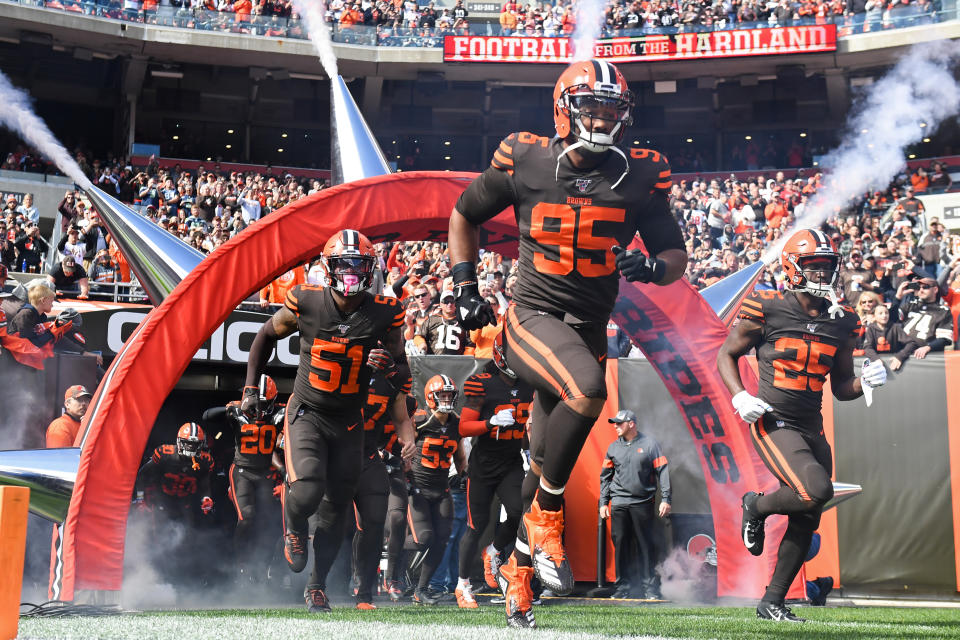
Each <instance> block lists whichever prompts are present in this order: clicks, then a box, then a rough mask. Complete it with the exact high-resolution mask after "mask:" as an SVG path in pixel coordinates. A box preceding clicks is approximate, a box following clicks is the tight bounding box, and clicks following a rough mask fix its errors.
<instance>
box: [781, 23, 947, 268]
mask: <svg viewBox="0 0 960 640" xmlns="http://www.w3.org/2000/svg"><path fill="white" fill-rule="evenodd" d="M958 61H960V41H956V40H940V41H937V42H932V43H928V44H921V45H917V46H915V47H913V48H911V49H910V51H909V52H908V53H907V55H905V56H904V57H903V58H902V59H901V60H900V61H899V62H898V63H897V64H896V65H895V66H894V67H893V69H891V70H890V72H889V73H888V74H887V75H886V76H884V77H883V78H882V79H881V80H879V81H878V82H876V83H874V84H873V85H872V86H871V87H870V89H869V90H868V92H867V94H866V95H865V96H864V97H863V99H862V101H861V102H860V103H859V104H858V105H856V106H855V108H854V111H853V113H852V114H851V115H850V117H849V118H848V120H847V126H846V134H845V135H844V137H843V142H842V143H841V144H840V146H839V147H837V148H836V149H834V150H833V151H831V152H830V153H829V154H827V156H826V157H825V158H824V159H823V160H822V161H821V163H820V165H821V167H822V168H823V169H824V176H825V181H824V182H825V184H824V188H823V189H821V190H820V191H818V192H817V194H816V196H815V197H814V198H813V199H812V200H811V201H810V204H809V205H808V206H807V208H806V210H805V212H804V214H803V216H802V217H801V219H799V220H798V221H797V223H796V226H797V227H802V228H816V227H819V226H820V224H822V223H823V222H824V221H825V220H826V219H827V218H829V217H830V216H831V215H833V214H834V213H836V212H838V211H841V210H843V208H844V207H846V206H847V205H848V204H849V203H850V201H851V199H852V198H856V197H858V196H860V195H862V194H863V193H865V192H866V191H868V190H873V189H885V188H886V187H887V185H888V184H889V183H890V181H891V179H892V178H893V177H894V176H896V175H897V173H899V172H900V171H901V170H902V169H903V167H904V164H905V162H906V158H905V156H904V149H905V148H906V147H907V146H909V145H911V144H913V143H915V142H917V141H919V140H920V139H922V138H924V137H926V136H930V135H932V134H933V132H934V131H936V129H937V127H938V126H940V123H942V122H943V121H944V120H946V119H947V118H950V117H952V116H954V115H956V114H957V112H958V109H960V86H958V84H957V80H956V78H955V77H954V74H953V68H954V67H955V66H956V64H957V62H958ZM789 235H790V234H784V236H783V239H782V240H781V241H780V242H778V243H777V244H776V245H774V246H772V247H771V248H770V249H769V251H768V252H767V253H766V254H765V255H764V261H765V262H767V263H768V264H769V263H770V262H772V261H773V260H775V259H776V258H777V257H778V256H779V255H780V249H781V248H782V247H783V244H784V243H785V242H786V239H787V238H788V237H789Z"/></svg>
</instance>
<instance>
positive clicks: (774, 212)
mask: <svg viewBox="0 0 960 640" xmlns="http://www.w3.org/2000/svg"><path fill="white" fill-rule="evenodd" d="M763 216H764V217H765V218H766V219H767V224H768V225H769V226H771V227H773V228H775V229H779V228H780V223H781V222H782V221H783V219H784V218H786V217H787V207H786V205H784V203H783V200H781V199H780V198H778V197H776V196H774V198H773V200H771V201H770V204H768V205H767V208H766V209H764V211H763Z"/></svg>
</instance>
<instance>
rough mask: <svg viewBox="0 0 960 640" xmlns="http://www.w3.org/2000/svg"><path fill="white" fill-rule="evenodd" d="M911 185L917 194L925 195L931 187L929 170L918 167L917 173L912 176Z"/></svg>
mask: <svg viewBox="0 0 960 640" xmlns="http://www.w3.org/2000/svg"><path fill="white" fill-rule="evenodd" d="M910 184H911V185H913V190H914V191H915V192H917V193H923V192H924V191H926V190H927V187H928V186H930V178H928V177H927V170H926V169H924V168H923V167H917V171H916V173H913V174H911V175H910Z"/></svg>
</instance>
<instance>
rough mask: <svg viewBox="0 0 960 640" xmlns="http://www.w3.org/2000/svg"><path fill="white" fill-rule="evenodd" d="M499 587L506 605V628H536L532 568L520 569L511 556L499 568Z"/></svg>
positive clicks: (514, 558)
mask: <svg viewBox="0 0 960 640" xmlns="http://www.w3.org/2000/svg"><path fill="white" fill-rule="evenodd" d="M498 575H499V580H500V587H501V589H502V590H503V598H504V601H505V605H506V609H507V611H506V613H507V626H508V627H513V628H516V629H533V628H535V627H536V626H537V624H536V622H535V621H534V618H533V590H532V589H531V588H530V580H532V579H533V567H520V566H518V565H517V559H516V557H515V556H513V555H511V556H510V560H509V562H507V563H506V564H504V565H501V566H500V573H499V574H498Z"/></svg>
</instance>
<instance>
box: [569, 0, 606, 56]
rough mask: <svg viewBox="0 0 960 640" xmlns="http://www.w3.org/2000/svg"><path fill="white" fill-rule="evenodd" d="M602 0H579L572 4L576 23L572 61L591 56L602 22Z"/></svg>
mask: <svg viewBox="0 0 960 640" xmlns="http://www.w3.org/2000/svg"><path fill="white" fill-rule="evenodd" d="M604 5H605V3H604V2H602V0H579V1H578V2H577V3H575V5H574V11H575V12H576V13H575V16H576V19H577V24H576V25H575V26H574V28H573V61H574V62H576V61H579V60H588V59H590V58H592V57H593V48H594V45H595V44H596V43H597V39H598V38H599V37H600V30H601V28H602V27H603V23H604V15H603V10H604Z"/></svg>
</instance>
